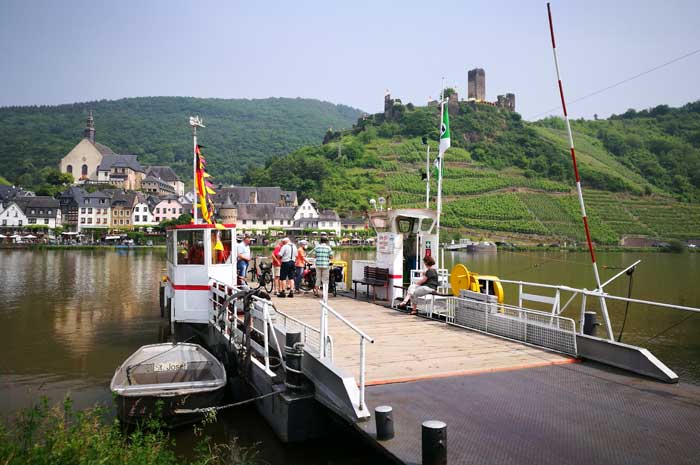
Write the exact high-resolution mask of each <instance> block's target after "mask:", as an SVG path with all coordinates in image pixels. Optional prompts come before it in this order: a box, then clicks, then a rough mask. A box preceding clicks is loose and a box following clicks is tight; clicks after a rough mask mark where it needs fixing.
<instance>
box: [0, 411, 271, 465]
mask: <svg viewBox="0 0 700 465" xmlns="http://www.w3.org/2000/svg"><path fill="white" fill-rule="evenodd" d="M107 413H108V412H107V409H105V408H104V407H94V408H91V409H87V410H83V411H75V410H74V409H73V406H72V402H71V401H70V399H66V400H65V401H64V402H63V404H62V405H57V406H49V404H48V401H47V400H46V398H42V399H41V400H40V401H39V402H38V403H37V404H36V405H34V406H33V407H30V408H27V409H25V410H23V411H21V412H20V413H19V414H18V416H17V417H16V418H15V420H14V421H13V422H11V423H10V424H9V425H0V463H2V464H10V463H11V464H17V465H44V464H45V465H75V464H81V465H82V464H100V465H176V464H190V465H205V464H207V465H223V464H227V465H253V464H256V463H259V461H258V459H257V450H255V449H251V448H245V447H240V446H239V445H238V444H237V442H236V441H235V440H234V441H231V442H230V443H228V444H214V443H213V442H212V441H211V440H210V439H208V438H205V437H201V430H200V441H199V442H198V444H197V445H196V447H195V451H194V454H193V456H192V457H191V458H185V457H180V456H178V455H176V454H175V452H174V448H173V446H174V444H175V443H174V440H173V439H172V438H171V437H170V436H169V435H168V433H167V432H166V431H165V430H164V429H163V428H162V427H161V424H160V422H158V421H157V420H149V421H147V422H145V423H144V424H143V425H141V426H140V427H137V428H135V429H133V430H131V431H127V430H125V429H124V428H122V426H121V425H120V424H119V422H118V421H117V420H114V421H109V420H108V415H107ZM205 421H211V418H210V419H208V420H205ZM197 431H198V430H197V429H195V433H197Z"/></svg>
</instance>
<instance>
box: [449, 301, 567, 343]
mask: <svg viewBox="0 0 700 465" xmlns="http://www.w3.org/2000/svg"><path fill="white" fill-rule="evenodd" d="M446 301H447V313H446V322H447V323H448V324H451V325H455V326H462V327H465V328H469V329H472V330H476V331H479V332H484V333H488V334H492V335H495V336H499V337H502V338H505V339H510V340H515V341H519V342H523V343H525V344H529V345H533V346H537V347H546V348H548V349H551V350H555V351H557V352H562V353H565V354H569V355H574V356H576V355H577V351H578V348H577V345H576V325H575V323H574V320H572V319H571V318H566V317H562V316H558V315H552V314H550V313H545V312H539V311H536V310H531V309H526V308H523V307H516V306H512V305H504V304H499V303H498V302H496V298H495V297H494V296H486V295H484V294H480V293H476V292H472V291H462V296H460V297H448V298H446Z"/></svg>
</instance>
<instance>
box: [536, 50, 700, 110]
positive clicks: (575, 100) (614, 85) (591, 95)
mask: <svg viewBox="0 0 700 465" xmlns="http://www.w3.org/2000/svg"><path fill="white" fill-rule="evenodd" d="M696 53H700V48H699V49H697V50H693V51H692V52H689V53H686V54H685V55H682V56H679V57H676V58H674V59H673V60H670V61H667V62H666V63H663V64H660V65H658V66H654V67H653V68H649V69H647V70H645V71H642V72H641V73H638V74H635V75H634V76H630V77H628V78H626V79H623V80H622V81H618V82H616V83H615V84H611V85H609V86H607V87H603V88H602V89H599V90H596V91H594V92H591V93H590V94H586V95H584V96H583V97H579V98H576V99H574V100H570V101H568V102H567V104H568V105H569V106H571V105H572V104H574V103H577V102H580V101H582V100H585V99H587V98H589V97H593V96H595V95H598V94H602V93H603V92H606V91H608V90H610V89H614V88H615V87H617V86H620V85H622V84H625V83H627V82H630V81H632V80H634V79H637V78H640V77H642V76H644V75H646V74H649V73H651V72H654V71H656V70H659V69H661V68H664V67H666V66H668V65H671V64H673V63H675V62H677V61H680V60H683V59H685V58H688V57H689V56H692V55H695V54H696ZM557 109H559V107H553V108H550V109H549V110H545V111H543V112H540V113H537V114H536V115H532V116H530V119H535V118H538V117H540V116H543V115H546V114H548V113H551V112H553V111H555V110H557Z"/></svg>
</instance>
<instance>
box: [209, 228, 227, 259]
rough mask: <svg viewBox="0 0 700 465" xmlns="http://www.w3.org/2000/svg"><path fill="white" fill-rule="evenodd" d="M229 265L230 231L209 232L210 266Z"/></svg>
mask: <svg viewBox="0 0 700 465" xmlns="http://www.w3.org/2000/svg"><path fill="white" fill-rule="evenodd" d="M222 263H231V230H230V229H223V230H218V229H217V230H214V231H211V264H212V265H221V264H222Z"/></svg>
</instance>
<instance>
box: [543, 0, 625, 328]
mask: <svg viewBox="0 0 700 465" xmlns="http://www.w3.org/2000/svg"><path fill="white" fill-rule="evenodd" d="M547 16H548V18H549V34H550V36H551V38H552V52H553V54H554V67H555V69H556V71H557V83H558V85H559V96H560V97H561V107H562V111H563V113H564V121H565V122H566V132H567V135H568V136H569V149H570V151H571V163H572V165H573V168H574V178H575V180H576V194H577V195H578V203H579V206H580V207H581V218H582V220H583V228H584V230H585V232H586V242H587V243H588V251H589V252H590V254H591V263H592V264H593V275H594V276H595V283H596V286H597V288H598V291H599V292H600V293H601V297H600V308H601V311H602V313H603V320H604V321H605V329H606V331H607V333H608V339H610V340H611V341H612V340H613V332H612V326H611V324H610V316H609V315H608V307H607V305H606V303H605V298H604V297H603V296H602V293H603V287H602V286H601V284H600V274H599V273H598V264H597V263H596V261H595V251H594V250H593V242H592V241H591V232H590V229H589V227H588V217H587V216H586V205H585V203H584V202H583V191H582V190H581V178H580V176H579V172H578V164H577V163H576V149H575V148H574V137H573V135H572V133H571V123H570V122H569V114H568V113H567V111H566V100H565V99H564V86H563V85H562V83H561V73H560V72H559V60H558V59H557V46H556V42H555V40H554V25H553V23H552V10H551V7H550V4H549V3H547ZM582 324H583V322H582Z"/></svg>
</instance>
